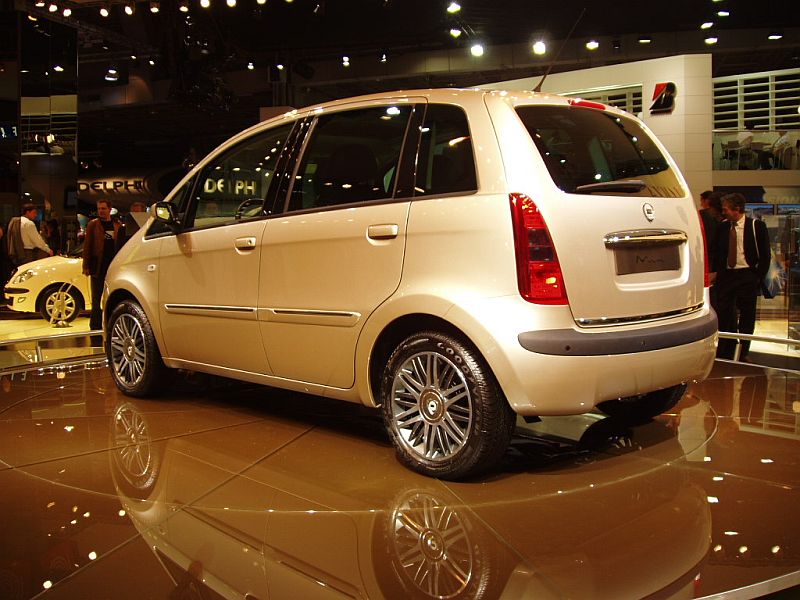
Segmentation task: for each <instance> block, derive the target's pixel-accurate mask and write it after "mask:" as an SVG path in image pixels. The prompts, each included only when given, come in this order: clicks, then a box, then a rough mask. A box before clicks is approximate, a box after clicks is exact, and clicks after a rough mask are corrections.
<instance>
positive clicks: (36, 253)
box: [7, 204, 53, 267]
mask: <svg viewBox="0 0 800 600" xmlns="http://www.w3.org/2000/svg"><path fill="white" fill-rule="evenodd" d="M38 212H39V211H38V209H37V208H36V206H35V205H33V204H23V205H22V216H19V217H14V218H13V219H11V221H10V222H9V224H8V234H7V237H8V246H7V248H8V257H9V258H10V259H11V262H12V263H13V264H14V266H16V267H19V266H21V265H24V264H25V263H29V262H31V261H34V260H37V259H39V258H44V257H46V256H53V251H52V250H50V246H48V245H47V244H46V243H45V241H44V239H42V236H41V234H40V233H39V230H38V229H37V228H36V221H35V219H36V215H37V214H38Z"/></svg>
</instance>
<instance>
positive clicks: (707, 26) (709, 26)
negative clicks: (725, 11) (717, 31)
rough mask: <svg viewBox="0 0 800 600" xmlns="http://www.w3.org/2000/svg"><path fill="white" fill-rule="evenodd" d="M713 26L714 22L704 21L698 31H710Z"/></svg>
mask: <svg viewBox="0 0 800 600" xmlns="http://www.w3.org/2000/svg"><path fill="white" fill-rule="evenodd" d="M713 26H714V21H706V22H705V23H703V24H702V25H700V29H711V28H712V27H713Z"/></svg>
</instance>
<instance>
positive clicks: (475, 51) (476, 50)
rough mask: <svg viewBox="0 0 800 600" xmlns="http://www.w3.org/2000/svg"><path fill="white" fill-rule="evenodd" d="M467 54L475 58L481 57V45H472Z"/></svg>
mask: <svg viewBox="0 0 800 600" xmlns="http://www.w3.org/2000/svg"><path fill="white" fill-rule="evenodd" d="M469 53H470V54H472V56H475V57H478V56H483V44H472V46H471V47H470V49H469Z"/></svg>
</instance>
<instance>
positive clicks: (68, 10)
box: [61, 6, 72, 17]
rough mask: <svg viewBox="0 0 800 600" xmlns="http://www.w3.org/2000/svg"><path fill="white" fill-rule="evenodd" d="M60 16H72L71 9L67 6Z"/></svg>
mask: <svg viewBox="0 0 800 600" xmlns="http://www.w3.org/2000/svg"><path fill="white" fill-rule="evenodd" d="M61 14H62V15H64V16H65V17H68V16H70V15H71V14H72V9H71V8H70V7H69V6H67V7H66V8H65V9H64V10H63V11H61Z"/></svg>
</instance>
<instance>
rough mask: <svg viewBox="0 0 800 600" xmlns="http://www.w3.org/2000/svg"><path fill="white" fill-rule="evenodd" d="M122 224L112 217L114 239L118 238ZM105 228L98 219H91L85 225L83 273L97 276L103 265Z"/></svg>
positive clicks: (99, 274)
mask: <svg viewBox="0 0 800 600" xmlns="http://www.w3.org/2000/svg"><path fill="white" fill-rule="evenodd" d="M120 227H122V225H121V224H120V222H119V221H117V220H116V219H114V241H115V242H116V241H117V240H118V239H119V230H120ZM105 237H106V234H105V230H104V229H103V224H102V223H101V222H100V219H92V220H91V221H89V224H88V225H87V226H86V237H85V238H84V239H83V273H84V275H92V276H94V277H99V276H101V275H105V273H101V270H102V267H103V251H104V248H105Z"/></svg>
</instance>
